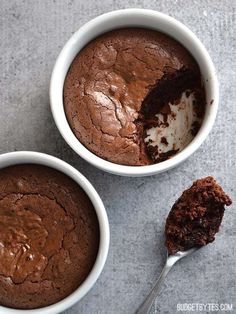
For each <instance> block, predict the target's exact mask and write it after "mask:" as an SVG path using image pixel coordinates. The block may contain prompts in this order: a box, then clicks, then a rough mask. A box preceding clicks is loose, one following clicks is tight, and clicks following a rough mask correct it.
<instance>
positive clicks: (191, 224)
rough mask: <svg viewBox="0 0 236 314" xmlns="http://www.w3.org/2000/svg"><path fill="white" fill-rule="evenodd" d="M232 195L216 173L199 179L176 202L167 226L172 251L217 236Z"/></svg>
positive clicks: (172, 252)
mask: <svg viewBox="0 0 236 314" xmlns="http://www.w3.org/2000/svg"><path fill="white" fill-rule="evenodd" d="M231 203H232V201H231V199H230V197H229V196H228V195H227V194H226V193H225V192H224V191H223V189H222V188H221V187H220V186H219V185H218V184H217V183H216V181H215V179H214V178H213V177H210V176H209V177H206V178H203V179H199V180H197V181H195V182H194V183H193V185H192V186H191V187H190V188H189V189H187V190H185V191H184V192H183V194H182V195H181V196H180V198H179V199H178V200H177V201H176V202H175V204H174V205H173V207H172V209H171V211H170V213H169V215H168V217H167V220H166V227H165V236H166V247H167V249H168V252H169V254H175V253H176V252H178V251H185V250H188V249H190V248H193V247H201V246H204V245H207V244H208V243H210V242H213V241H214V240H215V234H216V233H217V232H218V231H219V228H220V225H221V222H222V218H223V215H224V211H225V205H226V206H229V205H230V204H231Z"/></svg>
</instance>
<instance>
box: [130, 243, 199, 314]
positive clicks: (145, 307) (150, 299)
mask: <svg viewBox="0 0 236 314" xmlns="http://www.w3.org/2000/svg"><path fill="white" fill-rule="evenodd" d="M197 249H198V248H192V249H190V250H187V251H179V252H177V253H175V254H174V255H168V253H167V259H166V263H165V266H164V267H163V269H162V272H161V274H160V276H159V278H158V279H157V281H156V283H155V285H154V287H153V288H152V290H151V292H150V293H149V295H148V296H147V298H146V299H145V301H144V302H143V303H142V305H141V306H140V308H139V309H138V310H137V311H136V313H135V314H148V313H149V312H150V310H151V308H152V306H153V303H154V301H155V299H156V297H157V295H158V293H159V291H160V288H161V284H162V283H163V282H164V279H165V277H166V275H167V274H168V272H169V271H170V270H171V268H172V266H173V265H174V264H175V263H176V262H178V260H180V259H181V258H183V257H185V256H187V255H190V254H192V253H193V252H195V251H196V250H197Z"/></svg>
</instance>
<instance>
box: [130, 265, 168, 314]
mask: <svg viewBox="0 0 236 314" xmlns="http://www.w3.org/2000/svg"><path fill="white" fill-rule="evenodd" d="M171 267H172V265H171V266H170V265H168V263H167V262H166V264H165V266H164V268H163V269H162V272H161V274H160V276H159V278H158V279H157V281H156V283H155V285H154V287H153V288H152V290H151V292H150V293H149V295H148V296H147V297H146V299H145V300H144V302H143V303H142V305H141V306H140V308H139V309H138V310H137V312H136V314H148V313H149V311H150V310H151V308H152V305H153V303H154V301H155V299H156V297H157V295H158V293H159V291H160V288H161V285H162V283H163V282H164V280H165V277H166V275H167V274H168V272H169V271H170V269H171Z"/></svg>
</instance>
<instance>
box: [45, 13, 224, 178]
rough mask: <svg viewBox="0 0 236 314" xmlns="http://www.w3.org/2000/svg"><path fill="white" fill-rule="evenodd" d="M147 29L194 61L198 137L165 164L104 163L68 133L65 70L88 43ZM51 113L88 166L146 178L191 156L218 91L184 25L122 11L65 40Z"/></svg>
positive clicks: (211, 121)
mask: <svg viewBox="0 0 236 314" xmlns="http://www.w3.org/2000/svg"><path fill="white" fill-rule="evenodd" d="M124 27H143V28H151V29H154V30H158V31H161V32H163V33H166V34H168V35H170V36H171V37H173V38H175V39H176V40H177V41H179V42H180V43H181V44H182V45H183V46H185V47H186V48H187V49H188V50H189V51H190V53H191V54H192V55H193V57H194V58H195V60H196V61H197V63H198V65H199V67H200V70H201V73H202V77H203V82H204V85H205V89H206V100H207V107H206V112H205V117H204V120H203V123H202V126H201V129H200V130H199V132H198V134H197V135H196V136H195V138H194V139H193V140H192V142H191V143H190V144H189V145H188V146H187V147H186V148H185V149H184V150H182V151H181V152H179V153H178V154H176V155H175V156H174V157H172V158H171V159H169V160H166V161H163V162H161V163H157V164H154V165H148V166H124V165H119V164H115V163H112V162H109V161H106V160H104V159H102V158H100V157H98V156H96V155H95V154H93V153H92V152H91V151H89V150H88V149H87V148H86V147H85V146H84V145H82V144H81V143H80V142H79V140H78V139H77V138H76V136H75V135H74V133H73V132H72V130H71V128H70V126H69V124H68V121H67V118H66V115H65V111H64V105H63V87H64V80H65V77H66V74H67V72H68V69H69V67H70V65H71V63H72V61H73V60H74V58H75V56H76V55H77V54H78V52H79V51H80V50H81V49H82V48H83V47H84V46H85V45H86V44H87V43H89V42H90V41H91V40H92V39H94V38H96V37H97V36H99V35H101V34H103V33H105V32H108V31H110V30H113V29H118V28H124ZM50 102H51V110H52V114H53V117H54V120H55V122H56V125H57V127H58V129H59V131H60V133H61V134H62V136H63V137H64V139H65V140H66V142H67V143H68V144H69V145H70V146H71V148H73V150H74V151H75V152H76V153H77V154H78V155H80V156H81V157H82V158H83V159H85V160H86V161H88V162H89V163H91V164H92V165H94V166H96V167H98V168H100V169H102V170H105V171H108V172H110V173H113V174H118V175H124V176H147V175H152V174H156V173H160V172H163V171H166V170H169V169H171V168H173V167H175V166H177V165H178V164H179V163H181V162H182V161H184V160H185V159H186V158H188V157H189V156H190V155H191V154H193V153H194V152H195V151H196V150H197V149H198V148H199V147H200V145H201V144H202V143H203V141H204V140H205V139H206V137H207V136H208V134H209V132H210V130H211V128H212V126H213V124H214V121H215V117H216V113H217V108H218V102H219V87H218V81H217V77H216V72H215V68H214V65H213V63H212V60H211V58H210V56H209V54H208V52H207V50H206V49H205V47H204V46H203V44H202V43H201V42H200V40H199V39H198V38H197V37H196V35H194V33H193V32H192V31H190V30H189V29H188V28H187V27H186V26H185V25H183V24H182V23H180V22H178V21H177V20H175V19H174V18H172V17H170V16H168V15H165V14H163V13H160V12H157V11H152V10H145V9H125V10H118V11H113V12H109V13H105V14H103V15H100V16H98V17H96V18H95V19H93V20H91V21H89V22H88V23H86V24H85V25H84V26H82V27H81V28H80V29H79V30H78V31H77V32H76V33H74V35H73V36H72V37H71V38H70V39H69V41H68V42H67V43H66V45H65V46H64V48H63V49H62V51H61V53H60V54H59V56H58V58H57V60H56V64H55V66H54V69H53V72H52V77H51V83H50Z"/></svg>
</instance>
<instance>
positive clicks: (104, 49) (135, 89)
mask: <svg viewBox="0 0 236 314" xmlns="http://www.w3.org/2000/svg"><path fill="white" fill-rule="evenodd" d="M184 92H186V94H187V96H189V95H190V94H191V93H193V94H194V97H195V99H194V102H195V103H194V110H195V112H196V115H197V116H198V118H199V119H198V120H199V121H197V122H198V128H199V127H200V125H201V120H202V117H203V115H204V108H205V91H204V87H203V85H202V81H201V74H200V70H199V67H198V65H197V63H196V61H195V60H194V59H193V57H192V56H191V55H190V53H189V52H188V51H187V50H186V49H185V48H184V47H183V46H182V45H181V44H180V43H178V42H177V41H176V40H174V39H173V38H171V37H169V36H167V35H165V34H163V33H160V32H157V31H154V30H150V29H141V28H129V29H119V30H114V31H111V32H108V33H105V34H103V35H101V36H100V37H98V38H96V39H94V40H93V41H91V42H90V43H89V44H88V45H87V46H86V47H84V48H83V49H82V50H81V51H80V52H79V54H78V55H77V56H76V58H75V59H74V61H73V62H72V64H71V67H70V69H69V71H68V74H67V76H66V79H65V84H64V108H65V112H66V116H67V119H68V122H69V124H70V127H71V129H72V131H73V132H74V134H75V136H76V137H77V138H78V139H79V141H80V142H81V143H82V144H83V145H84V146H85V147H86V148H88V149H89V150H90V151H92V152H93V153H94V154H96V155H98V156H100V157H101V158H103V159H106V160H108V161H111V162H113V163H118V164H123V165H134V166H141V165H149V164H153V163H156V162H160V161H163V160H165V159H168V158H170V157H171V156H172V155H173V154H175V153H177V152H178V151H179V150H181V149H183V148H184V146H186V145H187V144H188V143H189V141H191V139H192V137H191V136H190V138H188V140H187V142H186V141H185V142H184V144H183V145H182V144H181V147H176V145H175V143H174V144H171V147H165V145H164V146H163V150H162V148H161V146H162V145H163V143H162V144H161V145H159V146H160V147H159V148H160V149H159V148H158V147H157V146H158V145H154V144H153V143H152V142H151V141H153V139H151V138H150V137H148V139H147V140H145V138H146V137H147V130H148V129H149V128H151V127H153V126H156V127H158V126H159V127H161V128H168V124H169V123H170V121H169V120H168V117H170V115H171V110H170V106H169V104H170V102H171V103H172V104H174V105H176V106H177V105H178V103H179V101H180V99H181V95H182V94H183V93H184ZM158 114H159V115H161V116H162V117H163V119H162V118H160V117H158V116H157V115H158ZM173 119H174V117H173ZM186 119H188V120H189V118H188V117H186ZM194 122H196V121H194ZM197 122H196V123H197ZM196 123H195V128H194V131H195V133H197V130H198V129H197V128H196ZM189 128H191V125H190V126H189ZM170 132H172V131H170ZM163 136H165V137H166V135H161V137H163ZM180 137H181V135H180ZM178 138H179V136H178ZM167 141H168V138H167ZM168 142H169V141H168ZM182 146H183V147H182Z"/></svg>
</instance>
